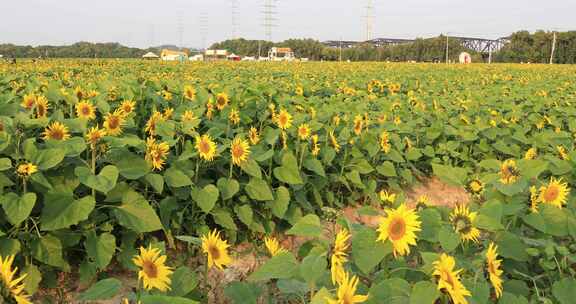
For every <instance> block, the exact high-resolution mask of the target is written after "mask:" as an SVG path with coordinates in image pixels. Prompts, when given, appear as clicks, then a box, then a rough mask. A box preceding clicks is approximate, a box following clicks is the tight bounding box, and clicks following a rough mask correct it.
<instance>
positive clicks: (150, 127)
mask: <svg viewBox="0 0 576 304" xmlns="http://www.w3.org/2000/svg"><path fill="white" fill-rule="evenodd" d="M160 121H164V116H163V115H162V113H160V112H158V111H154V112H153V113H152V115H151V116H150V118H148V121H147V122H146V127H145V128H144V131H146V133H148V135H149V136H154V135H156V125H157V124H158V122H160Z"/></svg>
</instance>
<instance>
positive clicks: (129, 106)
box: [120, 100, 136, 116]
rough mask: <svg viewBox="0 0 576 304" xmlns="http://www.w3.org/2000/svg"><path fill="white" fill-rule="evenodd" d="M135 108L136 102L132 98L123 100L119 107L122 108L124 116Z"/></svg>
mask: <svg viewBox="0 0 576 304" xmlns="http://www.w3.org/2000/svg"><path fill="white" fill-rule="evenodd" d="M135 108H136V102H135V101H133V100H124V101H123V102H122V103H121V104H120V109H121V110H122V113H124V115H125V116H128V115H130V114H131V113H132V112H134V109H135Z"/></svg>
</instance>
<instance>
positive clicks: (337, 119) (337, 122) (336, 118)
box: [332, 114, 340, 127]
mask: <svg viewBox="0 0 576 304" xmlns="http://www.w3.org/2000/svg"><path fill="white" fill-rule="evenodd" d="M332 124H334V126H335V127H337V126H338V125H340V115H338V114H336V115H334V116H333V117H332Z"/></svg>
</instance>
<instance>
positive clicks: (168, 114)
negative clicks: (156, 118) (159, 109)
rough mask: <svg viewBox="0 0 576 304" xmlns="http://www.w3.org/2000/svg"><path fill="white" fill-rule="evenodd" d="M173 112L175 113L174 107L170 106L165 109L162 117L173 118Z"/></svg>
mask: <svg viewBox="0 0 576 304" xmlns="http://www.w3.org/2000/svg"><path fill="white" fill-rule="evenodd" d="M172 114H174V108H171V107H168V108H166V109H164V112H163V113H162V117H163V118H164V119H166V120H168V119H171V118H172Z"/></svg>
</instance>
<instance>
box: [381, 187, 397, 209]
mask: <svg viewBox="0 0 576 304" xmlns="http://www.w3.org/2000/svg"><path fill="white" fill-rule="evenodd" d="M378 195H379V196H380V200H381V201H382V203H384V204H386V205H392V204H394V202H395V201H396V193H393V192H388V191H386V190H384V189H382V190H380V192H379V193H378Z"/></svg>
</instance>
